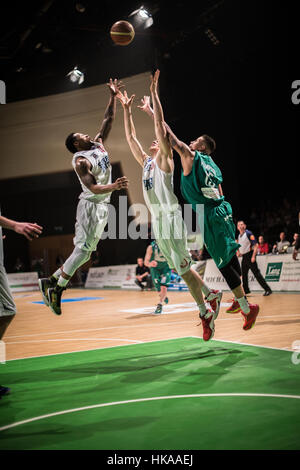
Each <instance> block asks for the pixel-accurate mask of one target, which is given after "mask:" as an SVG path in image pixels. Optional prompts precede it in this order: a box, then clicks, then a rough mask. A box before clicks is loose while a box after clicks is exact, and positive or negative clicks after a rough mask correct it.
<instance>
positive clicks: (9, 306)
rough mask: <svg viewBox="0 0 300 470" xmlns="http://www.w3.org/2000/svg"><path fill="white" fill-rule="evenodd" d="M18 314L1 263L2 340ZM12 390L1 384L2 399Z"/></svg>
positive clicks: (0, 329) (0, 330)
mask: <svg viewBox="0 0 300 470" xmlns="http://www.w3.org/2000/svg"><path fill="white" fill-rule="evenodd" d="M15 314H16V305H15V302H14V300H13V297H12V293H11V290H10V288H9V283H8V279H7V275H6V271H5V268H4V266H3V265H2V264H0V340H2V338H3V336H4V334H5V332H6V330H7V328H8V326H9V325H10V323H11V322H12V321H13V319H14V317H15ZM9 392H10V389H9V388H8V387H4V386H3V385H0V399H1V397H2V396H4V395H7V394H8V393H9Z"/></svg>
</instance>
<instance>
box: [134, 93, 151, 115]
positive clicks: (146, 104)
mask: <svg viewBox="0 0 300 470" xmlns="http://www.w3.org/2000/svg"><path fill="white" fill-rule="evenodd" d="M137 108H140V109H141V110H142V111H144V112H145V113H146V114H149V116H152V114H153V110H152V108H151V105H150V96H144V98H142V99H141V104H140V105H138V106H137Z"/></svg>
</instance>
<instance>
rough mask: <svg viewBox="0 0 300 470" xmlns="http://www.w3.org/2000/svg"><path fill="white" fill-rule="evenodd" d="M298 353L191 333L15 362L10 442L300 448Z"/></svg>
mask: <svg viewBox="0 0 300 470" xmlns="http://www.w3.org/2000/svg"><path fill="white" fill-rule="evenodd" d="M291 357H292V353H291V352H288V351H281V350H275V349H266V348H261V347H254V346H246V345H241V344H233V343H227V342H222V341H211V342H210V343H204V342H203V341H202V339H199V338H182V339H176V340H168V341H158V342H153V343H143V344H138V345H130V346H120V347H115V348H107V349H100V350H93V351H87V352H76V353H71V354H59V355H55V356H46V357H41V358H30V359H23V360H15V361H10V362H8V363H7V364H6V365H2V366H0V367H1V369H0V370H1V383H2V384H5V385H6V386H9V387H11V389H12V393H11V395H10V396H7V397H3V398H2V400H0V428H1V430H0V449H106V450H111V449H113V450H122V449H125V450H128V449H135V450H140V449H145V450H147V449H150V450H155V449H157V450H158V449H168V450H174V449H175V450H176V449H187V450H197V449H278V450H282V449H298V450H299V449H300V365H294V364H293V363H292V361H291ZM35 418H36V419H35ZM13 424H14V426H12V427H9V426H10V425H13ZM3 428H4V429H3Z"/></svg>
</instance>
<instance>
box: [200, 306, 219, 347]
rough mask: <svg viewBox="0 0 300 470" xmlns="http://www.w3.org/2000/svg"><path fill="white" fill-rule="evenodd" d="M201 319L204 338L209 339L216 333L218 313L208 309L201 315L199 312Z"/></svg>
mask: <svg viewBox="0 0 300 470" xmlns="http://www.w3.org/2000/svg"><path fill="white" fill-rule="evenodd" d="M199 317H200V320H201V322H202V327H203V339H204V341H209V340H210V339H212V337H213V336H214V334H215V319H216V318H217V315H216V313H215V312H213V311H212V310H209V309H207V310H206V314H205V315H203V316H201V315H200V313H199Z"/></svg>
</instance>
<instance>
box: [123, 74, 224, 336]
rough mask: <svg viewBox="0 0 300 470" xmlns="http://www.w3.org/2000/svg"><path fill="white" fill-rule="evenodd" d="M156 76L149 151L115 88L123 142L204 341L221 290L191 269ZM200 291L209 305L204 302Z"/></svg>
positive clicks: (126, 100) (210, 331)
mask: <svg viewBox="0 0 300 470" xmlns="http://www.w3.org/2000/svg"><path fill="white" fill-rule="evenodd" d="M158 77H159V71H157V72H156V73H155V75H154V77H152V78H151V86H150V91H151V95H152V101H153V109H154V128H155V134H156V139H157V140H154V141H153V142H152V144H151V146H150V148H149V153H150V155H147V154H146V152H145V151H144V150H143V148H142V146H141V144H140V142H139V141H138V139H137V137H136V131H135V126H134V123H133V118H132V110H131V107H132V102H133V99H134V95H132V96H131V97H130V98H128V96H127V93H126V91H125V92H124V94H123V93H121V92H120V91H119V92H118V94H117V97H118V98H119V100H120V102H121V104H122V106H123V109H124V125H125V134H126V139H127V142H128V144H129V147H130V149H131V152H132V154H133V156H134V157H135V159H136V160H137V161H138V163H139V164H140V165H141V166H142V167H143V177H142V180H143V194H144V199H145V202H146V204H147V207H148V209H149V211H150V213H151V218H152V226H153V231H154V234H155V238H156V241H157V244H158V246H159V248H160V250H161V252H162V253H163V255H164V257H165V258H166V261H167V263H168V265H169V267H170V268H171V269H174V270H176V271H177V273H178V274H179V275H180V276H182V278H183V279H184V281H185V282H186V284H187V286H188V288H189V290H190V292H191V294H192V296H193V297H194V299H195V301H196V302H197V305H198V307H199V310H200V318H201V320H202V325H203V339H204V340H205V341H208V340H210V339H211V338H212V337H213V335H214V330H215V327H214V321H215V319H216V318H217V316H218V313H219V309H220V302H221V297H222V293H221V292H219V291H212V290H210V289H209V288H208V287H207V286H206V285H205V284H204V283H203V281H202V279H201V277H200V276H199V275H198V273H196V272H195V271H194V270H192V269H191V265H192V260H191V257H190V254H189V251H188V247H187V239H186V236H187V230H186V226H185V224H184V221H183V219H182V214H181V209H180V207H179V204H178V200H177V197H176V195H175V193H174V190H173V173H174V161H173V151H172V148H171V146H170V142H169V139H168V137H167V135H166V129H165V126H164V117H163V111H162V107H161V104H160V100H159V97H158V92H157V85H158ZM202 291H203V293H204V294H205V295H206V300H207V302H209V303H210V306H211V307H212V309H211V308H210V307H207V306H206V305H205V302H204V299H203V295H202Z"/></svg>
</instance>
